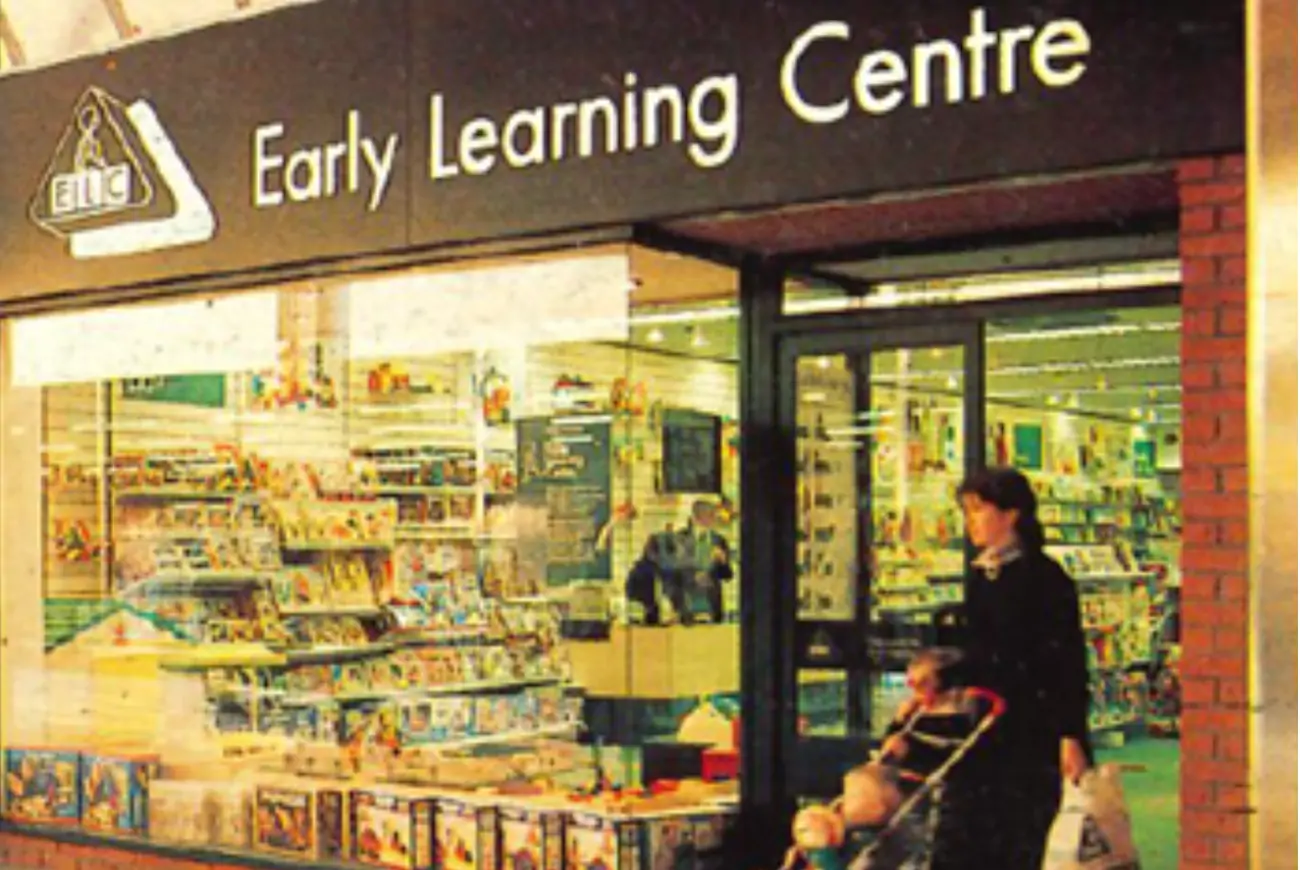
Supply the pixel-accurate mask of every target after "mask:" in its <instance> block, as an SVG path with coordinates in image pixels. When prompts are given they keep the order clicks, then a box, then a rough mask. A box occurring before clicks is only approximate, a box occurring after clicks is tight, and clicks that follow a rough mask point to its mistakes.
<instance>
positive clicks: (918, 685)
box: [907, 662, 943, 704]
mask: <svg viewBox="0 0 1300 870" xmlns="http://www.w3.org/2000/svg"><path fill="white" fill-rule="evenodd" d="M907 686H908V688H910V689H911V690H912V694H913V696H914V697H915V698H916V699H917V700H918V701H920V702H921V703H922V704H933V703H934V702H935V700H936V699H937V698H938V697H939V692H940V691H941V690H942V688H943V686H942V684H941V683H940V681H939V670H938V668H936V667H935V666H934V664H933V663H931V662H916V663H915V664H913V665H912V666H911V667H909V668H908V669H907Z"/></svg>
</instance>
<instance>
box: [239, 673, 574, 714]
mask: <svg viewBox="0 0 1300 870" xmlns="http://www.w3.org/2000/svg"><path fill="white" fill-rule="evenodd" d="M564 685H567V682H566V681H565V680H564V679H563V678H561V677H529V678H519V679H514V680H476V681H472V682H466V683H449V684H447V685H444V686H422V687H420V688H415V689H374V690H372V691H363V692H281V695H280V696H281V697H282V698H283V702H284V704H285V706H287V707H309V706H312V705H314V704H327V703H330V702H334V703H338V704H358V703H365V702H367V701H399V700H410V699H418V698H436V697H445V696H448V695H489V694H497V693H501V692H510V691H513V690H516V689H536V688H540V687H544V686H564ZM253 694H258V695H261V696H263V697H273V696H272V695H270V694H269V693H260V692H258V691H257V690H253Z"/></svg>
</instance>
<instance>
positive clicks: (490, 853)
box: [434, 798, 498, 870]
mask: <svg viewBox="0 0 1300 870" xmlns="http://www.w3.org/2000/svg"><path fill="white" fill-rule="evenodd" d="M496 816H497V808H496V807H495V806H494V805H492V804H488V803H481V802H478V801H473V800H470V799H468V798H466V799H459V798H440V799H439V800H438V810H437V813H436V816H435V823H434V828H435V831H436V834H435V840H434V856H435V858H434V866H435V867H436V868H437V870H496V868H497V866H498V865H497V818H496Z"/></svg>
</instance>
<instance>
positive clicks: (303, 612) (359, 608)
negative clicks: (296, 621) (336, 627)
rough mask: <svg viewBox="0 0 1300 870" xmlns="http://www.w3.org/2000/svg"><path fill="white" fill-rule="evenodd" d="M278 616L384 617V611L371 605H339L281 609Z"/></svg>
mask: <svg viewBox="0 0 1300 870" xmlns="http://www.w3.org/2000/svg"><path fill="white" fill-rule="evenodd" d="M280 615H281V616H283V617H285V618H293V617H310V616H361V617H378V616H383V615H384V609H383V608H382V607H378V606H376V605H373V604H357V605H353V606H347V605H339V606H337V607H281V608H280Z"/></svg>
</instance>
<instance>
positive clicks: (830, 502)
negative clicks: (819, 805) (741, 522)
mask: <svg viewBox="0 0 1300 870" xmlns="http://www.w3.org/2000/svg"><path fill="white" fill-rule="evenodd" d="M978 356H979V349H978V332H977V330H975V329H973V328H971V329H966V328H963V329H961V330H944V331H939V330H927V331H924V332H919V333H916V334H907V333H903V334H898V333H894V334H889V335H875V334H873V333H854V334H852V335H826V336H815V337H800V338H798V339H791V340H789V342H788V345H787V346H786V347H785V348H784V352H783V354H782V364H783V367H784V369H785V370H784V372H783V377H782V380H781V383H782V384H783V385H785V389H784V390H783V393H784V395H783V396H782V397H781V398H782V410H783V413H784V414H785V415H786V417H785V419H786V420H787V421H788V422H789V423H790V437H791V438H792V439H793V448H794V449H793V456H794V463H795V489H794V494H795V502H796V503H795V505H794V509H793V511H791V512H789V513H787V514H786V516H788V517H789V519H788V520H787V521H786V522H787V524H791V525H793V528H792V529H787V530H785V534H784V535H783V541H784V543H783V546H786V547H787V548H788V549H789V550H790V554H789V555H790V556H791V559H790V560H789V562H788V564H792V565H793V567H794V577H795V582H794V584H793V586H794V591H795V596H794V606H793V607H792V608H790V610H791V614H790V619H791V621H792V622H793V625H792V629H793V638H794V654H795V671H794V673H795V686H794V690H793V697H794V699H795V706H796V711H797V712H796V716H795V717H794V719H795V728H796V730H797V735H796V740H795V741H794V744H793V745H794V746H795V747H796V752H795V753H794V756H795V757H794V758H792V759H789V763H790V765H791V766H790V767H788V768H787V770H788V774H789V775H788V777H787V781H788V782H789V783H790V787H791V788H792V789H793V791H794V794H793V795H791V797H793V798H795V799H824V798H826V797H829V796H832V795H834V794H835V793H837V791H838V789H839V784H840V779H841V777H842V775H843V773H844V772H845V771H846V770H847V769H848V768H850V767H852V766H853V765H855V764H859V763H861V762H862V761H864V760H865V759H866V758H867V755H868V753H869V752H870V750H871V748H872V747H873V746H874V745H875V744H876V743H877V742H878V740H879V739H880V738H881V736H882V734H883V732H884V730H885V728H886V726H887V725H888V723H889V721H890V719H891V718H892V716H893V714H894V712H895V710H896V709H897V707H898V705H899V703H900V702H901V701H902V700H903V699H904V697H905V693H906V687H905V682H904V670H905V668H906V663H907V661H908V660H909V658H910V657H911V655H912V654H913V652H914V651H916V650H917V649H919V648H921V647H924V646H931V645H934V644H935V643H937V642H938V640H939V634H938V632H939V629H938V617H939V616H940V614H941V613H942V612H943V611H944V609H945V608H949V607H951V606H952V605H954V604H956V603H958V602H959V601H960V596H961V578H962V573H963V570H964V567H965V559H966V550H965V545H964V539H963V534H962V525H961V517H960V514H959V512H958V509H957V502H956V498H955V492H956V488H957V485H958V484H959V483H960V481H961V478H962V477H963V476H964V474H965V473H966V470H967V469H968V468H969V467H971V466H973V465H974V463H975V461H976V460H977V459H978V456H977V454H976V453H975V451H976V450H977V449H978V447H979V445H980V440H979V438H978V437H975V436H976V434H977V433H978V432H979V431H980V429H981V427H982V421H981V420H980V419H979V418H980V416H981V414H982V412H981V410H980V408H979V407H978V404H977V402H976V401H975V396H976V392H975V386H976V383H975V382H976V380H977V379H978V377H979V371H980V368H979V366H980V360H979V359H978ZM786 539H788V540H786Z"/></svg>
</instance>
